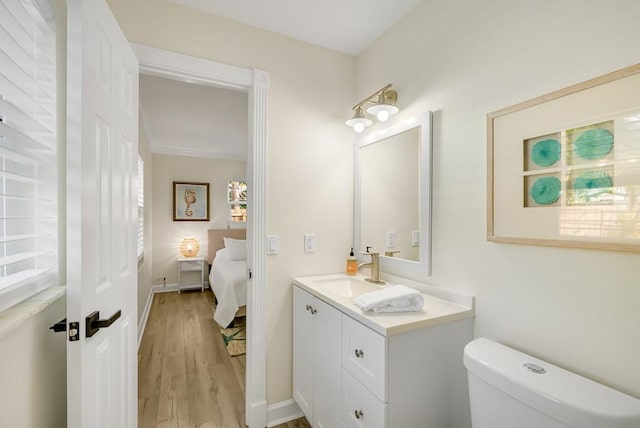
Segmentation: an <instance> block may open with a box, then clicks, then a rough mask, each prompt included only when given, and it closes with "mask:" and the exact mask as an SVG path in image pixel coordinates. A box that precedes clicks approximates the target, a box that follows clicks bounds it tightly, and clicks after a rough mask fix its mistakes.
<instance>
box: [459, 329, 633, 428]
mask: <svg viewBox="0 0 640 428" xmlns="http://www.w3.org/2000/svg"><path fill="white" fill-rule="evenodd" d="M525 364H533V366H529V367H530V368H527V367H525ZM464 366H465V367H466V368H467V370H468V371H469V372H470V373H471V374H473V375H475V376H477V377H479V378H480V379H482V380H483V381H485V382H487V383H488V384H490V385H493V386H494V387H495V388H498V389H499V390H501V391H503V392H504V393H506V394H508V395H510V396H512V397H514V398H516V399H518V400H519V401H521V402H523V403H525V404H526V405H528V406H531V407H533V408H535V409H537V410H539V411H541V412H543V413H545V414H547V415H549V416H551V417H553V418H555V419H558V420H560V421H562V422H564V423H567V424H569V425H571V426H574V427H580V428H583V427H584V428H592V427H593V428H596V427H604V426H606V427H608V428H633V427H635V428H637V427H640V400H638V399H636V398H633V397H631V396H629V395H626V394H623V393H622V392H620V391H616V390H614V389H611V388H609V387H607V386H604V385H602V384H599V383H597V382H594V381H592V380H589V379H586V378H584V377H582V376H579V375H577V374H575V373H572V372H569V371H567V370H564V369H561V368H559V367H557V366H554V365H552V364H549V363H547V362H545V361H543V360H539V359H537V358H534V357H531V356H529V355H527V354H524V353H522V352H519V351H516V350H515V349H512V348H509V347H507V346H504V345H501V344H499V343H496V342H494V341H491V340H489V339H486V338H478V339H475V340H473V341H472V342H470V343H468V344H467V346H466V347H465V349H464ZM538 367H539V368H542V369H544V371H545V373H540V374H539V373H536V371H540V370H539V369H538Z"/></svg>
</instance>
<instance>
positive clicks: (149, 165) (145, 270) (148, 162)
mask: <svg viewBox="0 0 640 428" xmlns="http://www.w3.org/2000/svg"><path fill="white" fill-rule="evenodd" d="M138 153H139V154H140V157H141V158H142V161H143V162H144V207H145V208H144V257H143V259H142V260H141V261H140V262H139V263H138V322H140V318H141V317H142V316H143V314H144V307H145V305H146V303H147V299H148V298H149V292H150V291H151V286H152V285H153V276H152V273H151V267H152V265H153V252H152V251H151V242H152V239H153V237H152V228H153V221H152V219H153V209H152V207H153V202H152V201H153V186H152V172H153V159H152V155H151V151H150V150H149V141H148V140H147V136H146V135H145V133H144V131H143V130H142V126H141V128H140V131H139V132H138ZM139 333H141V332H139Z"/></svg>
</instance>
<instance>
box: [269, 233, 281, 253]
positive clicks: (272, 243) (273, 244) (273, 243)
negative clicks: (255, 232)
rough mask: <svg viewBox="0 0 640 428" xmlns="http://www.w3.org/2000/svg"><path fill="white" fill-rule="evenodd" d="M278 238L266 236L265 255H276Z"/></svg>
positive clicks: (276, 236) (278, 243)
mask: <svg viewBox="0 0 640 428" xmlns="http://www.w3.org/2000/svg"><path fill="white" fill-rule="evenodd" d="M279 247H280V238H279V237H278V235H267V254H268V255H270V256H273V255H276V254H278V250H279Z"/></svg>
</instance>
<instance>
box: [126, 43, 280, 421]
mask: <svg viewBox="0 0 640 428" xmlns="http://www.w3.org/2000/svg"><path fill="white" fill-rule="evenodd" d="M131 46H132V48H133V51H134V52H135V54H136V56H137V57H138V60H139V61H140V72H141V73H145V74H151V75H155V76H159V77H169V78H173V79H176V80H180V81H186V82H191V83H200V84H204V85H209V86H216V87H220V88H225V89H236V90H240V91H243V92H247V93H248V95H249V112H248V113H249V159H248V162H247V167H248V169H249V172H250V174H249V178H248V180H247V181H248V184H249V188H250V189H251V195H250V200H249V201H247V202H248V204H249V205H250V207H251V214H252V215H251V220H250V222H249V223H248V224H247V235H248V236H247V243H248V245H249V248H248V251H249V253H250V255H249V257H248V259H249V268H250V269H251V272H252V276H253V279H252V280H250V281H249V283H248V287H247V308H248V311H247V337H248V339H247V382H246V397H245V398H246V422H247V425H248V426H249V427H250V428H264V427H265V426H266V425H267V405H266V403H267V400H266V342H265V329H264V325H265V307H264V306H265V305H264V290H265V284H266V281H265V274H266V269H265V257H266V255H265V252H264V249H265V248H266V247H265V225H266V208H265V205H266V198H265V192H266V181H265V180H266V147H267V127H266V125H267V89H268V87H269V73H268V72H266V71H263V70H258V69H250V68H243V67H236V66H233V65H228V64H223V63H219V62H215V61H209V60H205V59H202V58H196V57H192V56H187V55H183V54H178V53H174V52H169V51H165V50H161V49H156V48H151V47H148V46H142V45H137V44H132V45H131ZM165 289H167V287H165Z"/></svg>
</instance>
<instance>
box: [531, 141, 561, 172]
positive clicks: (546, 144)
mask: <svg viewBox="0 0 640 428" xmlns="http://www.w3.org/2000/svg"><path fill="white" fill-rule="evenodd" d="M531 160H532V161H533V162H534V163H535V164H536V165H540V166H544V167H547V166H551V165H553V164H555V163H556V162H558V161H559V160H560V143H559V142H558V140H556V139H554V138H548V139H546V140H541V141H538V142H537V143H535V144H534V145H533V147H532V148H531Z"/></svg>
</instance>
